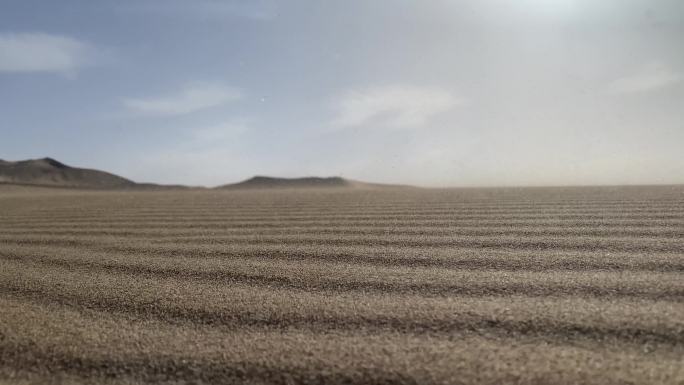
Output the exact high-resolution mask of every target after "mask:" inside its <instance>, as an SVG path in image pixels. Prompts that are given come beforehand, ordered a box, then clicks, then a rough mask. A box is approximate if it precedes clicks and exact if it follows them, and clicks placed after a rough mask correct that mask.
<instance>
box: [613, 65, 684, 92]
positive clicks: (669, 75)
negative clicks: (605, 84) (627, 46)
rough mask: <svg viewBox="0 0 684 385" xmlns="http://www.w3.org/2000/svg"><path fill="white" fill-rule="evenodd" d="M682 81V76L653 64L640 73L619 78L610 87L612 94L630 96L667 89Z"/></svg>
mask: <svg viewBox="0 0 684 385" xmlns="http://www.w3.org/2000/svg"><path fill="white" fill-rule="evenodd" d="M683 80H684V75H683V74H682V73H679V72H675V71H673V70H671V69H670V68H667V67H665V66H663V65H661V64H658V63H654V64H651V65H649V66H647V67H646V68H644V69H643V70H642V71H641V72H638V73H636V74H633V75H631V76H625V77H622V78H619V79H617V80H615V81H613V83H611V85H610V88H609V90H610V92H611V93H614V94H632V93H639V92H647V91H652V90H657V89H661V88H665V87H669V86H672V85H675V84H677V83H680V82H682V81H683Z"/></svg>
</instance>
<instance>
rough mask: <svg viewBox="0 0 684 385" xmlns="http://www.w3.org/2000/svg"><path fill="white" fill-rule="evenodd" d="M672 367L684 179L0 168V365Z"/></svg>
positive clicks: (149, 379)
mask: <svg viewBox="0 0 684 385" xmlns="http://www.w3.org/2000/svg"><path fill="white" fill-rule="evenodd" d="M155 382H156V383H248V384H267V383H277V384H297V383H303V384H391V383H406V384H684V187H682V186H679V187H672V186H663V187H619V188H618V187H614V188H608V187H607V188H527V189H449V190H421V189H399V188H397V189H368V190H365V189H309V190H287V189H284V190H276V191H269V190H259V191H242V190H237V191H217V190H206V191H191V190H188V191H158V192H155V191H145V192H130V191H128V192H92V191H91V192H87V191H73V190H64V189H55V190H52V189H38V188H36V189H33V188H20V187H15V188H13V187H9V186H2V187H0V383H10V384H29V383H77V384H92V383H107V384H110V383H112V384H118V383H155Z"/></svg>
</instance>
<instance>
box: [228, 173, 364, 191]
mask: <svg viewBox="0 0 684 385" xmlns="http://www.w3.org/2000/svg"><path fill="white" fill-rule="evenodd" d="M355 183H357V182H352V181H349V180H346V179H344V178H340V177H328V178H320V177H305V178H275V177H270V176H255V177H252V178H250V179H247V180H245V181H242V182H238V183H232V184H227V185H223V186H219V187H218V188H226V189H240V188H304V187H306V188H311V187H353V186H354V185H355Z"/></svg>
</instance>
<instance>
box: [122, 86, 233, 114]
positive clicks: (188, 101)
mask: <svg viewBox="0 0 684 385" xmlns="http://www.w3.org/2000/svg"><path fill="white" fill-rule="evenodd" d="M241 98H242V93H241V92H240V91H239V90H237V89H235V88H230V87H225V86H221V85H214V84H194V85H190V86H187V87H185V88H184V89H183V90H181V91H180V92H176V93H173V94H171V95H160V96H154V97H149V98H131V99H125V100H124V104H125V105H126V107H128V108H129V109H131V110H133V111H136V112H140V113H143V114H149V115H184V114H189V113H192V112H196V111H200V110H204V109H207V108H211V107H216V106H220V105H223V104H226V103H229V102H232V101H236V100H239V99H241Z"/></svg>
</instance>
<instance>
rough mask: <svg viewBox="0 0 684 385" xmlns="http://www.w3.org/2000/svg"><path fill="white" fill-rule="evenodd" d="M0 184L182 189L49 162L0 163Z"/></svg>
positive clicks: (301, 181) (318, 181)
mask: <svg viewBox="0 0 684 385" xmlns="http://www.w3.org/2000/svg"><path fill="white" fill-rule="evenodd" d="M0 183H4V184H18V185H31V186H46V187H68V188H88V189H136V190H156V189H185V188H189V187H188V186H182V185H158V184H153V183H136V182H133V181H132V180H129V179H126V178H123V177H120V176H118V175H114V174H111V173H108V172H105V171H99V170H92V169H85V168H77V167H71V166H67V165H66V164H64V163H61V162H59V161H56V160H54V159H52V158H42V159H29V160H21V161H16V162H9V161H5V160H2V159H0ZM379 187H406V186H396V185H383V184H373V183H364V182H358V181H354V180H349V179H344V178H341V177H328V178H320V177H304V178H276V177H269V176H255V177H253V178H250V179H247V180H245V181H242V182H239V183H233V184H227V185H223V186H219V187H216V188H217V189H270V188H379Z"/></svg>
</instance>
